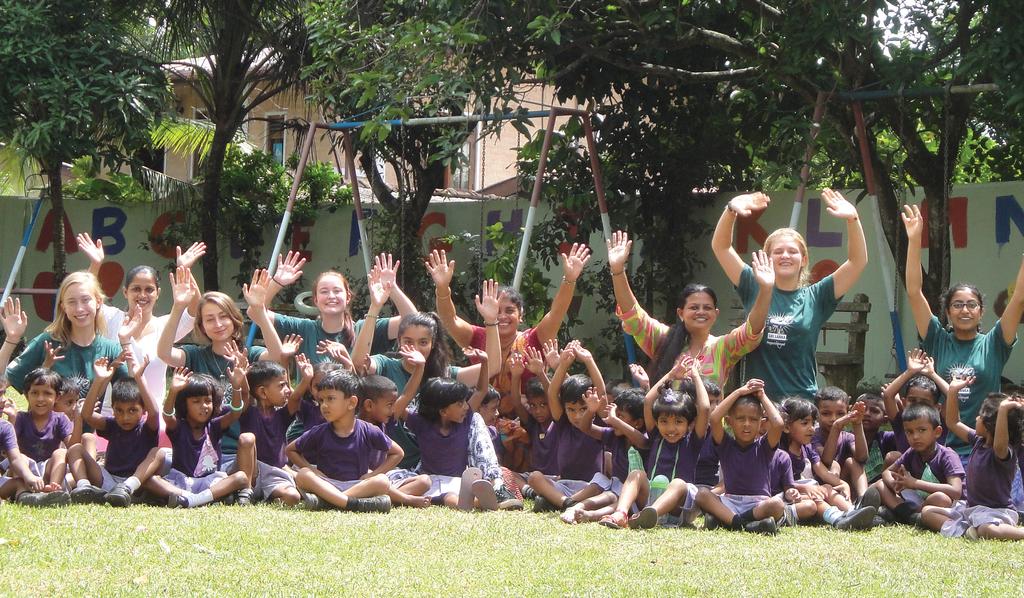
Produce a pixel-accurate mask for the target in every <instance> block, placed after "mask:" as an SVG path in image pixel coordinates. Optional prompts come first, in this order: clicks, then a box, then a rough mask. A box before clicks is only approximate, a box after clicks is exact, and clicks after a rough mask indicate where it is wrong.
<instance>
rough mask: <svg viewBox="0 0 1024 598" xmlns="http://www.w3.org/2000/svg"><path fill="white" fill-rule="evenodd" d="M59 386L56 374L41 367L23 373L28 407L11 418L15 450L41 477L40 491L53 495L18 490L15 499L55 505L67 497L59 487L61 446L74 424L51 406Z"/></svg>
mask: <svg viewBox="0 0 1024 598" xmlns="http://www.w3.org/2000/svg"><path fill="white" fill-rule="evenodd" d="M62 385H63V381H62V378H61V376H60V374H58V373H56V372H53V371H51V370H48V369H44V368H36V369H34V370H32V371H31V372H29V373H28V375H26V376H25V386H24V387H25V388H26V389H27V392H26V393H25V398H26V399H27V402H28V410H27V411H21V412H19V413H18V415H17V418H16V419H15V420H14V433H15V435H16V436H17V438H18V449H19V450H20V451H21V454H22V455H23V456H25V457H26V458H27V459H28V465H29V468H30V469H31V470H32V473H33V474H35V475H36V476H38V477H41V478H43V480H44V482H45V486H44V490H45V491H47V492H55V493H57V495H56V496H53V497H48V496H42V495H41V494H40V493H38V492H26V493H22V494H21V495H19V497H18V499H19V502H21V503H23V504H29V505H38V504H48V505H58V504H67V503H68V501H69V500H70V497H69V496H68V494H67V492H64V490H63V485H64V475H65V474H66V473H67V467H66V459H67V450H66V449H64V448H63V447H62V446H61V445H62V444H63V445H64V446H68V445H69V444H70V442H71V434H72V432H73V431H74V425H73V424H72V423H71V420H70V419H68V417H67V416H66V415H64V414H63V413H58V412H56V411H54V409H53V407H54V403H55V402H56V401H57V396H58V395H59V393H60V391H61V388H62Z"/></svg>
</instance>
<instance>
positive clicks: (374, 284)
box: [366, 268, 391, 310]
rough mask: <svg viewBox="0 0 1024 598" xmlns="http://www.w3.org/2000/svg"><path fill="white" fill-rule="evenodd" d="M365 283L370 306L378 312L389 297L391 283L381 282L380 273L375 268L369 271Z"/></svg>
mask: <svg viewBox="0 0 1024 598" xmlns="http://www.w3.org/2000/svg"><path fill="white" fill-rule="evenodd" d="M366 282H367V285H368V286H369V288H370V304H371V305H373V306H374V307H376V308H377V309H378V310H379V309H380V308H381V307H384V304H385V303H387V302H388V298H389V297H391V283H390V282H383V281H382V280H381V272H380V270H378V269H376V268H375V269H373V270H371V271H370V274H369V275H368V276H367V281H366Z"/></svg>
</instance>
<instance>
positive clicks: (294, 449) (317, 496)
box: [285, 372, 404, 513]
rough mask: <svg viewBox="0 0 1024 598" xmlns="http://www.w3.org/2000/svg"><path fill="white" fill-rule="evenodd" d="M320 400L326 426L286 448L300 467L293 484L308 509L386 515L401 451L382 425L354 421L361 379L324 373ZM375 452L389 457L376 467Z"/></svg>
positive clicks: (346, 374)
mask: <svg viewBox="0 0 1024 598" xmlns="http://www.w3.org/2000/svg"><path fill="white" fill-rule="evenodd" d="M317 396H318V400H319V402H320V411H321V413H322V414H323V416H324V419H325V420H326V422H325V423H322V424H320V425H318V426H315V427H313V428H311V429H309V430H306V431H305V432H303V433H302V436H300V437H299V438H298V439H297V440H294V441H292V442H291V444H289V445H288V448H287V449H285V450H286V452H287V454H288V459H289V460H290V461H291V462H292V463H293V464H295V466H296V467H298V468H300V469H299V473H298V475H296V476H295V483H296V485H297V486H298V488H299V490H301V491H302V492H303V500H304V501H305V504H306V507H307V508H309V509H313V510H317V509H321V508H337V509H344V510H346V511H359V512H381V513H387V512H388V511H390V510H391V499H390V498H389V497H388V495H387V492H388V488H389V487H390V482H389V481H388V478H387V476H386V475H385V473H386V472H388V471H390V470H391V468H393V467H394V466H396V465H398V462H399V461H401V460H402V456H403V455H404V453H403V451H402V447H400V446H398V445H397V444H395V443H393V442H391V439H390V438H388V435H387V434H385V433H384V431H383V430H381V429H380V428H379V427H378V426H375V425H373V424H370V423H367V422H365V421H363V420H361V419H356V409H357V407H358V406H359V378H357V377H356V376H354V375H353V374H350V373H348V372H330V373H327V374H325V375H324V377H323V378H322V379H321V380H320V382H319V383H318V384H317ZM377 451H384V452H385V453H386V454H387V457H386V458H385V459H384V461H383V462H381V463H378V464H377V466H376V467H372V466H371V459H373V458H374V457H376V455H377ZM314 464H315V465H314Z"/></svg>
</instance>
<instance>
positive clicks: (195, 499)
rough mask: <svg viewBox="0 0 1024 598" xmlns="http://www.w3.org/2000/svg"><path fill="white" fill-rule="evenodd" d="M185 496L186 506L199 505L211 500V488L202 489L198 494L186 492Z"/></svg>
mask: <svg viewBox="0 0 1024 598" xmlns="http://www.w3.org/2000/svg"><path fill="white" fill-rule="evenodd" d="M185 498H186V499H187V500H188V506H190V507H201V506H203V505H208V504H210V503H212V502H213V490H203V491H202V492H200V493H199V494H192V493H188V494H186V495H185Z"/></svg>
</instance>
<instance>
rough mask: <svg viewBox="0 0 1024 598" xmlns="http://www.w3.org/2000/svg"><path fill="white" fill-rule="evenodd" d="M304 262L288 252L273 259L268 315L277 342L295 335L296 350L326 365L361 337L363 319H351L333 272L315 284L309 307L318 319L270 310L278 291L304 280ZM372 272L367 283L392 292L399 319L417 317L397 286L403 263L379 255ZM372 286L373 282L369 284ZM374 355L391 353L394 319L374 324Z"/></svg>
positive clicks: (345, 293)
mask: <svg viewBox="0 0 1024 598" xmlns="http://www.w3.org/2000/svg"><path fill="white" fill-rule="evenodd" d="M305 263H306V260H305V258H302V257H300V254H299V252H297V251H289V252H288V254H287V255H286V256H285V257H283V258H282V257H281V256H278V257H277V270H275V271H274V276H273V278H272V279H271V280H270V282H269V284H268V287H267V294H266V296H265V297H264V305H265V306H266V307H267V308H268V312H267V313H268V316H269V318H270V320H271V321H272V322H273V324H274V328H276V329H277V333H278V334H279V335H280V336H281V337H285V336H287V335H289V334H298V335H299V336H301V337H302V346H301V348H300V351H301V352H302V353H303V354H305V355H306V358H307V359H309V361H310V362H311V363H313V365H316V364H318V363H320V362H322V361H329V360H330V359H332V356H342V357H341V358H342V359H344V357H343V356H344V355H345V354H346V353H347V352H348V351H349V350H351V349H352V346H353V343H354V339H355V338H356V337H357V336H359V333H360V331H361V330H362V328H363V324H364V323H365V322H366V321H365V320H359V321H355V320H353V318H352V309H351V305H350V301H351V299H352V291H351V289H350V288H349V284H348V279H347V278H345V276H344V275H343V274H342V273H340V272H336V271H334V270H325V271H323V272H321V273H320V274H318V275H317V276H316V278H315V279H314V280H313V305H314V306H315V307H316V309H317V311H318V312H319V315H318V317H317V319H315V320H310V319H307V318H296V317H292V316H286V315H283V314H278V313H274V312H273V311H269V307H270V303H271V302H272V301H273V299H274V297H275V296H276V295H277V293H278V292H280V291H281V289H282V288H284V287H287V286H290V285H292V284H295V282H296V281H298V280H299V278H300V277H301V276H302V267H303V266H304V265H305ZM373 264H374V265H373V269H372V270H371V271H370V274H369V275H368V278H369V280H370V281H375V282H376V283H377V284H381V285H384V284H388V285H390V287H391V294H390V299H391V301H392V303H393V304H394V306H395V309H397V310H398V314H399V316H405V315H408V314H411V313H415V312H416V306H415V305H413V303H412V301H410V300H409V298H408V297H406V296H405V293H403V292H402V289H401V288H400V287H399V286H398V279H397V274H398V266H399V265H400V264H401V262H398V261H395V260H393V259H392V257H391V254H390V253H382V254H380V255H378V256H376V257H375V258H374V260H373ZM371 284H372V283H371ZM371 329H372V330H373V337H372V338H373V350H372V352H373V353H383V352H384V351H387V350H388V349H390V348H391V343H390V342H389V340H391V339H394V338H396V337H397V335H398V318H380V319H376V320H375V321H374V322H373V326H372V327H371Z"/></svg>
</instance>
